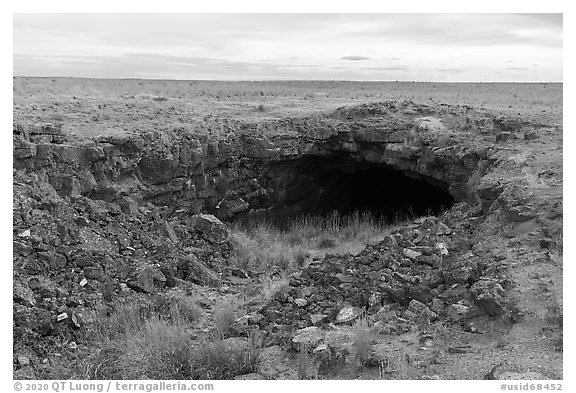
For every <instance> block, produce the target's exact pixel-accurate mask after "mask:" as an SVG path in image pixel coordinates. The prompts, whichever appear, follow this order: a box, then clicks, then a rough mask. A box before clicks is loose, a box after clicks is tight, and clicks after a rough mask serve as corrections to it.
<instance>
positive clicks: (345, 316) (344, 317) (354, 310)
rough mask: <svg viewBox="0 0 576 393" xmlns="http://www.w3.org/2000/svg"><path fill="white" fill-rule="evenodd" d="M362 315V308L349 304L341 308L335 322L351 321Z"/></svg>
mask: <svg viewBox="0 0 576 393" xmlns="http://www.w3.org/2000/svg"><path fill="white" fill-rule="evenodd" d="M361 315H362V309H360V308H358V307H353V306H347V307H344V308H343V309H341V310H340V311H339V312H338V315H336V320H335V323H337V324H343V323H350V322H353V321H355V320H356V319H358V318H359V317H360V316H361Z"/></svg>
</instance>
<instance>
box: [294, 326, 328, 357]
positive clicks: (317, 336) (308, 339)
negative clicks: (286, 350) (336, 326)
mask: <svg viewBox="0 0 576 393" xmlns="http://www.w3.org/2000/svg"><path fill="white" fill-rule="evenodd" d="M323 338H324V332H323V331H322V330H321V329H319V328H317V327H316V326H309V327H306V328H303V329H300V330H297V331H296V332H295V333H294V337H292V348H293V349H295V350H296V351H300V350H302V349H304V348H306V349H307V350H308V351H312V350H314V348H316V347H318V345H319V344H320V342H321V341H322V340H323Z"/></svg>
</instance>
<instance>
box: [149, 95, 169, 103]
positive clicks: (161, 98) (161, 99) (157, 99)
mask: <svg viewBox="0 0 576 393" xmlns="http://www.w3.org/2000/svg"><path fill="white" fill-rule="evenodd" d="M152 101H156V102H163V101H168V98H166V97H162V96H156V97H152Z"/></svg>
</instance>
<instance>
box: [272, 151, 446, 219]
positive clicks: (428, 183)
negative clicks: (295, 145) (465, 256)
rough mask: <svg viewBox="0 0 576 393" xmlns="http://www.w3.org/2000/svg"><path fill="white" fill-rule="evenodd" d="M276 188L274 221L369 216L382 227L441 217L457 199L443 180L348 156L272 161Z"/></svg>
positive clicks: (273, 200)
mask: <svg viewBox="0 0 576 393" xmlns="http://www.w3.org/2000/svg"><path fill="white" fill-rule="evenodd" d="M266 179H267V183H268V185H269V189H272V190H274V191H273V192H272V193H271V195H270V196H269V198H268V200H267V201H266V202H265V204H266V205H268V206H267V214H268V215H269V217H270V216H271V217H273V218H275V219H276V221H277V222H280V223H282V222H284V221H286V220H287V219H292V218H294V217H298V216H303V215H311V216H316V215H319V216H326V215H328V214H332V213H334V212H336V213H338V214H339V215H341V216H346V215H350V214H354V213H356V212H358V213H360V214H365V213H369V214H370V215H372V217H374V218H376V219H379V220H382V221H384V222H386V223H393V222H396V221H398V220H404V219H410V218H415V217H420V216H425V215H439V214H440V213H442V212H443V211H445V210H447V209H449V208H450V207H451V206H452V205H453V204H454V203H455V199H454V197H453V196H452V195H451V194H450V192H449V191H448V190H449V185H448V184H447V183H446V182H443V181H440V180H437V179H434V178H432V177H430V176H426V175H422V174H419V173H416V172H413V171H410V170H402V169H398V168H395V167H393V166H390V165H387V164H377V163H369V162H365V161H359V160H356V159H354V158H353V157H351V156H350V155H347V154H335V155H331V156H327V157H317V156H311V157H310V156H309V157H304V158H301V159H298V160H288V161H282V162H276V163H274V164H272V165H271V167H270V169H269V171H268V173H267V176H266Z"/></svg>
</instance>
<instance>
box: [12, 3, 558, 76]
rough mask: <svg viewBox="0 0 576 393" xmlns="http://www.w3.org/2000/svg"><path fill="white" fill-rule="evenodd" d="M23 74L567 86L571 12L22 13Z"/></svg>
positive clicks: (17, 44) (19, 58) (18, 58)
mask: <svg viewBox="0 0 576 393" xmlns="http://www.w3.org/2000/svg"><path fill="white" fill-rule="evenodd" d="M14 75H18V76H74V77H107V78H108V77H109V78H163V79H225V80H230V79H232V80H245V79H248V80H254V79H256V80H261V79H343V80H417V81H562V15H561V14H15V15H14Z"/></svg>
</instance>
